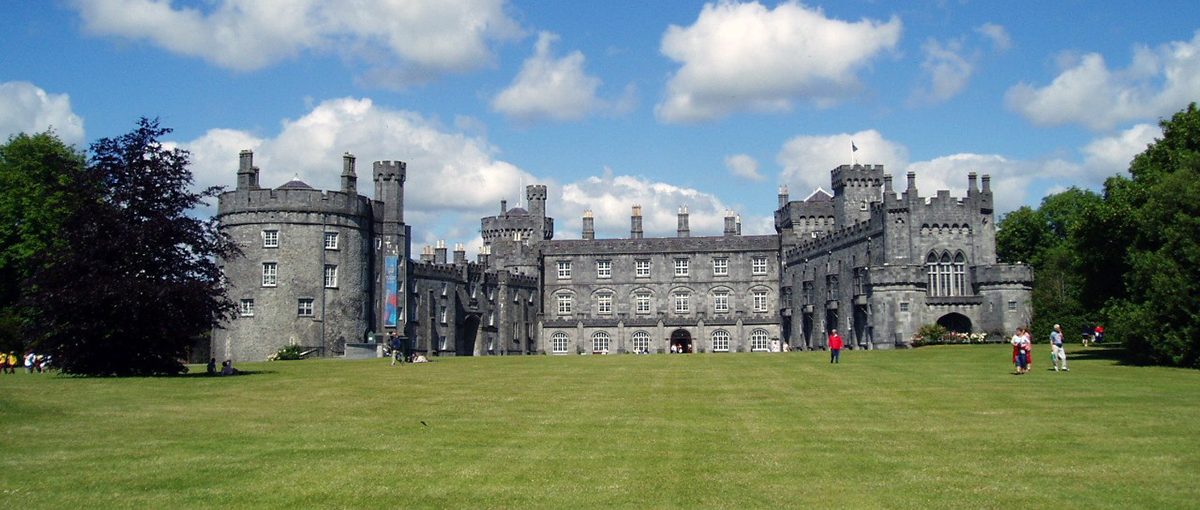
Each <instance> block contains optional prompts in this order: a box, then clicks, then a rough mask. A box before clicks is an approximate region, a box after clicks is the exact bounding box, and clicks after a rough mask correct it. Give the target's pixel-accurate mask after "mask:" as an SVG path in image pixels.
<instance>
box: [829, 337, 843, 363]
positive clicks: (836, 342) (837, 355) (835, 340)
mask: <svg viewBox="0 0 1200 510" xmlns="http://www.w3.org/2000/svg"><path fill="white" fill-rule="evenodd" d="M842 345H843V343H842V335H839V334H838V332H837V330H836V329H835V330H833V331H832V332H831V333H829V362H830V363H840V362H841V358H842Z"/></svg>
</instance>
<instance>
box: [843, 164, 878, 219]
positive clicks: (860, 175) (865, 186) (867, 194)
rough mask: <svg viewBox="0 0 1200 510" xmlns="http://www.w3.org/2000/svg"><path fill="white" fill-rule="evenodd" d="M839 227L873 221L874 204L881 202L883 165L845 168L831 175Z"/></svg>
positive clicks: (848, 166)
mask: <svg viewBox="0 0 1200 510" xmlns="http://www.w3.org/2000/svg"><path fill="white" fill-rule="evenodd" d="M830 174H831V177H832V179H831V184H832V185H833V201H834V209H835V210H836V211H837V215H836V217H835V221H836V225H837V228H844V227H849V226H851V225H854V223H856V222H860V221H861V222H865V221H867V220H868V219H870V218H871V204H872V203H875V202H879V201H881V200H882V197H881V195H880V190H881V186H882V185H883V165H853V166H851V165H842V166H839V167H837V168H834V169H833V170H832V171H831V172H830Z"/></svg>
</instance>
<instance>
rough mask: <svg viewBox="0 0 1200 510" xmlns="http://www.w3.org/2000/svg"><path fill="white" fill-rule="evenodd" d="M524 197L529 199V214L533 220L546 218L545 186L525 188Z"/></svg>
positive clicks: (534, 185) (531, 185)
mask: <svg viewBox="0 0 1200 510" xmlns="http://www.w3.org/2000/svg"><path fill="white" fill-rule="evenodd" d="M525 197H526V198H528V199H529V214H530V215H532V216H534V217H535V218H545V217H546V185H545V184H530V185H528V186H525Z"/></svg>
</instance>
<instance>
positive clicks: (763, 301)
mask: <svg viewBox="0 0 1200 510" xmlns="http://www.w3.org/2000/svg"><path fill="white" fill-rule="evenodd" d="M751 297H752V298H753V299H754V311H756V312H765V311H767V291H765V290H756V291H754V292H752V293H751Z"/></svg>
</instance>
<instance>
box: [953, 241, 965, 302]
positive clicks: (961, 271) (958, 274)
mask: <svg viewBox="0 0 1200 510" xmlns="http://www.w3.org/2000/svg"><path fill="white" fill-rule="evenodd" d="M953 278H954V279H953V287H954V295H956V296H965V295H967V294H969V292H967V257H966V256H965V255H963V253H962V252H961V251H960V252H958V253H957V254H956V255H954V276H953Z"/></svg>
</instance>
